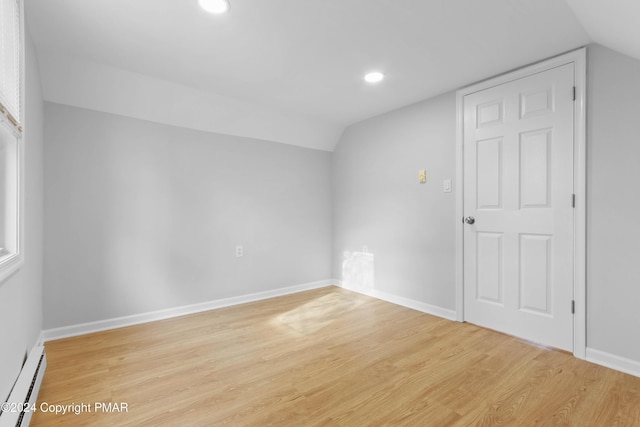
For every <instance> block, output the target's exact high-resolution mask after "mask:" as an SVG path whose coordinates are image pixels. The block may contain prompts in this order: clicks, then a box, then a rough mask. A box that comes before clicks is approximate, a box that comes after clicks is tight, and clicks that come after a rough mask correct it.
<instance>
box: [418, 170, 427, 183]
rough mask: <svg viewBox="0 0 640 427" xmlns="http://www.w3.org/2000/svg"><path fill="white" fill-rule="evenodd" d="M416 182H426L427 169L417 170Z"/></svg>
mask: <svg viewBox="0 0 640 427" xmlns="http://www.w3.org/2000/svg"><path fill="white" fill-rule="evenodd" d="M418 182H420V184H424V183H425V182H427V171H426V170H424V169H421V170H419V171H418Z"/></svg>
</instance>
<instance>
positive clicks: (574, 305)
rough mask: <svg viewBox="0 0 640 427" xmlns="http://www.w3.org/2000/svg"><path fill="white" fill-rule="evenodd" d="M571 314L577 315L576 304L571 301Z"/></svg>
mask: <svg viewBox="0 0 640 427" xmlns="http://www.w3.org/2000/svg"><path fill="white" fill-rule="evenodd" d="M571 314H576V302H575V300H571Z"/></svg>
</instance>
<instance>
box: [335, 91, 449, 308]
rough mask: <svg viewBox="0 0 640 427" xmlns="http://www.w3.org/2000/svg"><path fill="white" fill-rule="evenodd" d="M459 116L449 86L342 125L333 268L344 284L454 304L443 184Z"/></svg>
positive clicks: (436, 303) (337, 154)
mask: <svg viewBox="0 0 640 427" xmlns="http://www.w3.org/2000/svg"><path fill="white" fill-rule="evenodd" d="M455 117H456V101H455V94H454V93H448V94H445V95H442V96H439V97H437V98H433V99H430V100H427V101H424V102H421V103H418V104H415V105H411V106H408V107H405V108H402V109H400V110H396V111H394V112H391V113H388V114H384V115H382V116H378V117H374V118H372V119H369V120H366V121H364V122H361V123H358V124H356V125H353V126H351V127H349V128H347V129H346V130H345V132H344V134H343V137H342V139H341V140H340V142H339V144H338V146H337V147H336V150H335V151H334V153H333V209H334V213H333V215H334V220H333V221H334V245H333V250H334V252H333V274H334V277H335V278H337V279H341V280H343V281H344V282H347V283H346V286H347V287H355V288H361V289H362V290H364V291H371V290H374V291H378V292H386V293H390V294H393V295H396V296H400V297H403V298H407V299H410V300H413V301H418V302H420V303H424V304H429V305H432V306H436V307H439V308H443V309H446V310H454V309H455V270H454V268H455V267H454V258H455V223H454V220H455V218H454V217H455V193H453V192H452V193H443V191H442V188H443V180H444V179H452V180H453V178H454V177H455ZM420 169H426V171H427V183H426V184H419V183H418V170H420ZM363 246H367V248H368V253H363V250H362V249H363ZM349 282H350V283H349ZM374 293H375V292H374Z"/></svg>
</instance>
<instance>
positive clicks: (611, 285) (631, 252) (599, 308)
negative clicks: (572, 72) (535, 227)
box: [587, 46, 640, 362]
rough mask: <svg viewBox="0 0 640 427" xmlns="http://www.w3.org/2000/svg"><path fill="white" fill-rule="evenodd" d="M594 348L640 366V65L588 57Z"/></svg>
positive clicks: (601, 55) (609, 56)
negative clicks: (639, 216)
mask: <svg viewBox="0 0 640 427" xmlns="http://www.w3.org/2000/svg"><path fill="white" fill-rule="evenodd" d="M587 81H588V85H589V86H588V89H589V91H588V100H587V103H588V113H587V120H588V124H587V138H588V141H587V147H588V151H587V155H588V160H587V167H588V179H587V197H588V199H587V280H588V283H587V301H588V306H587V313H588V321H587V345H588V347H591V348H595V349H597V350H600V351H605V352H608V353H612V354H615V355H617V356H622V357H626V358H629V359H632V360H635V361H638V362H640V340H639V339H638V331H640V309H639V308H638V303H639V302H640V267H639V265H640V222H639V221H637V220H636V216H637V214H638V212H640V191H639V189H638V188H639V186H640V126H639V125H640V61H638V60H636V59H632V58H630V57H627V56H624V55H621V54H619V53H616V52H614V51H612V50H609V49H606V48H604V47H601V46H591V47H590V49H589V52H588V79H587Z"/></svg>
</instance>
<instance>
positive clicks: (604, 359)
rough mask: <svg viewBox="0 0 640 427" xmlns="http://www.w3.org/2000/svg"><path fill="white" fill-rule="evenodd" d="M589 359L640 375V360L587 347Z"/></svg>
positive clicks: (630, 373)
mask: <svg viewBox="0 0 640 427" xmlns="http://www.w3.org/2000/svg"><path fill="white" fill-rule="evenodd" d="M587 361H589V362H592V363H596V364H598V365H602V366H606V367H607V368H611V369H615V370H616V371H620V372H624V373H626V374H629V375H633V376H636V377H640V362H638V361H637V360H632V359H627V358H625V357H620V356H616V355H615V354H611V353H607V352H604V351H600V350H596V349H594V348H589V347H587Z"/></svg>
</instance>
